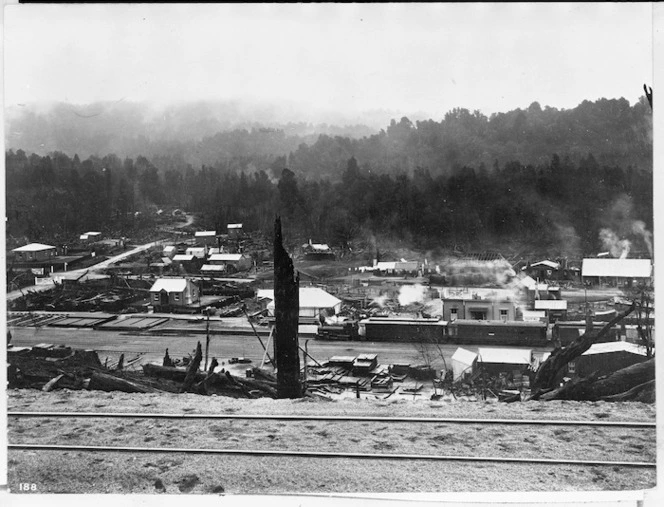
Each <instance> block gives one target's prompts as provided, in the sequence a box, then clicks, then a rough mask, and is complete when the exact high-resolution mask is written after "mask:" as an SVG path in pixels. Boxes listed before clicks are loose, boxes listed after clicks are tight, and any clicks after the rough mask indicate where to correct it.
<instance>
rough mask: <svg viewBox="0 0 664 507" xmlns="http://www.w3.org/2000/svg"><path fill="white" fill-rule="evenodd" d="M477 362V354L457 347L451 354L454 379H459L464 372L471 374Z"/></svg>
mask: <svg viewBox="0 0 664 507" xmlns="http://www.w3.org/2000/svg"><path fill="white" fill-rule="evenodd" d="M476 363H477V354H476V353H475V352H471V351H470V350H467V349H464V348H462V347H459V348H458V349H456V351H455V352H454V355H453V356H452V372H453V374H454V381H455V382H456V381H457V380H459V379H461V378H462V377H463V376H464V374H471V373H472V372H473V369H474V368H475V364H476Z"/></svg>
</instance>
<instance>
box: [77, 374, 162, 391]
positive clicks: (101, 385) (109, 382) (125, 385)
mask: <svg viewBox="0 0 664 507" xmlns="http://www.w3.org/2000/svg"><path fill="white" fill-rule="evenodd" d="M87 388H88V389H89V390H91V391H106V392H111V391H122V392H125V393H157V392H160V391H159V390H158V389H155V388H153V387H149V386H144V385H140V384H138V383H136V382H132V381H130V380H126V379H123V378H120V377H114V376H113V375H107V374H106V373H101V372H98V371H95V372H94V373H93V374H92V376H91V377H90V382H89V383H88V386H87Z"/></svg>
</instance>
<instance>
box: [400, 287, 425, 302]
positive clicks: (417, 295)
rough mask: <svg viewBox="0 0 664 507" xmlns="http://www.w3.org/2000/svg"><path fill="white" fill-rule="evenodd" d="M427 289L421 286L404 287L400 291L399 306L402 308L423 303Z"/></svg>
mask: <svg viewBox="0 0 664 507" xmlns="http://www.w3.org/2000/svg"><path fill="white" fill-rule="evenodd" d="M426 290H427V289H426V287H425V286H423V285H420V284H415V285H403V286H402V287H401V289H400V290H399V304H400V305H401V306H408V305H412V304H413V303H423V302H424V296H425V293H426Z"/></svg>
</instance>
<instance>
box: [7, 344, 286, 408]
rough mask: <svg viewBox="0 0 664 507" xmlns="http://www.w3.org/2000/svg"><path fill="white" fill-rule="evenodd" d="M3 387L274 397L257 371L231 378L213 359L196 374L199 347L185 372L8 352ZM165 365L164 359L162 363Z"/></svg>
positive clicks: (90, 355) (80, 356)
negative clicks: (134, 367) (246, 376)
mask: <svg viewBox="0 0 664 507" xmlns="http://www.w3.org/2000/svg"><path fill="white" fill-rule="evenodd" d="M7 359H8V375H7V380H8V387H9V388H10V389H17V388H31V389H41V390H43V391H46V392H48V391H51V390H54V389H73V390H83V389H87V390H98V391H107V392H111V391H122V392H126V393H161V392H171V393H182V392H188V393H196V394H202V395H212V394H215V395H219V396H230V397H233V398H261V397H269V398H276V397H277V379H276V378H275V377H274V376H273V375H271V374H269V373H267V372H264V371H262V370H260V369H258V368H253V369H251V370H249V374H250V375H251V377H252V378H243V377H239V376H234V375H231V374H230V372H228V371H225V370H224V369H222V370H221V371H219V372H216V371H215V369H217V366H218V362H217V361H216V359H214V358H213V360H212V362H211V364H210V367H209V368H208V370H207V371H201V370H200V369H199V366H200V363H201V350H200V343H199V344H198V347H197V352H196V354H195V356H194V358H193V359H192V360H191V361H190V362H189V364H188V366H187V367H183V368H181V367H176V366H172V364H173V362H172V361H170V358H168V360H166V361H164V363H165V364H166V365H165V366H160V365H157V364H145V365H143V368H142V370H141V371H127V370H126V369H124V368H125V367H126V365H131V364H133V363H135V362H136V361H135V360H134V359H130V360H128V361H126V362H125V361H118V362H117V363H115V364H114V365H112V366H111V367H108V366H107V365H102V363H101V362H100V361H99V357H98V355H97V353H96V352H94V351H90V350H76V349H72V348H70V347H63V346H60V347H54V346H42V347H33V348H23V347H21V348H16V347H9V348H8V349H7ZM165 359H166V357H165Z"/></svg>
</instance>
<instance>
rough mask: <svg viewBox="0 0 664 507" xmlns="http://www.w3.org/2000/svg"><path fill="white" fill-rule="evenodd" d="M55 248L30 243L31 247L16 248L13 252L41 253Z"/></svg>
mask: <svg viewBox="0 0 664 507" xmlns="http://www.w3.org/2000/svg"><path fill="white" fill-rule="evenodd" d="M54 248H55V247H54V246H51V245H44V244H43V243H30V244H29V245H25V246H20V247H18V248H14V249H13V250H12V252H41V251H43V250H53V249H54Z"/></svg>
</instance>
